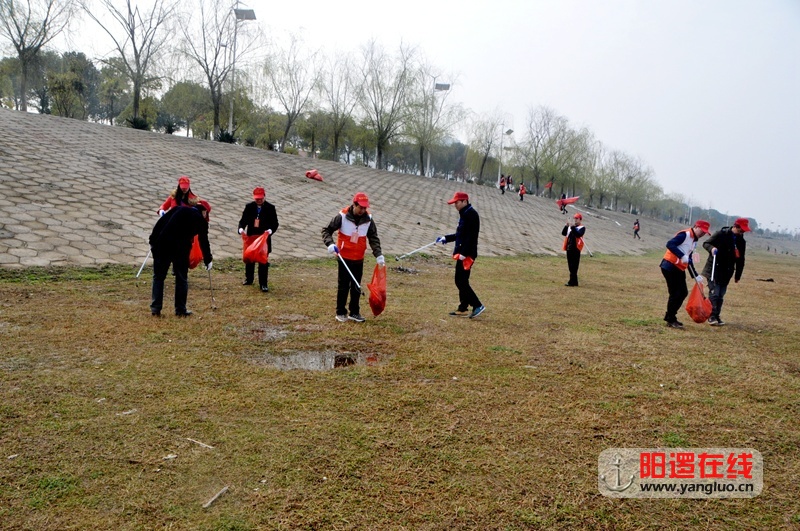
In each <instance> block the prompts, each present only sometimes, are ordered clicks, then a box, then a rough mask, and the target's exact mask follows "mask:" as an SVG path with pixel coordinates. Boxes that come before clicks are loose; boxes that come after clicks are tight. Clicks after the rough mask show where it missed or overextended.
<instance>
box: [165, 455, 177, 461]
mask: <svg viewBox="0 0 800 531" xmlns="http://www.w3.org/2000/svg"><path fill="white" fill-rule="evenodd" d="M176 457H178V456H177V455H175V454H169V455H168V456H166V457H164V461H168V460H170V459H175V458H176Z"/></svg>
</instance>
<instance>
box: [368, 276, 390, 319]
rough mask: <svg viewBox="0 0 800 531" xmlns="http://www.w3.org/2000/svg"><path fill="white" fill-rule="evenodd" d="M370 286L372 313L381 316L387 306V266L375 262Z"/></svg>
mask: <svg viewBox="0 0 800 531" xmlns="http://www.w3.org/2000/svg"><path fill="white" fill-rule="evenodd" d="M367 287H368V288H369V307H370V308H371V309H372V315H374V316H376V317H377V316H379V315H380V314H381V313H382V312H383V310H384V309H385V308H386V266H383V267H381V266H379V265H378V264H375V270H374V271H373V272H372V280H371V281H370V283H369V284H367Z"/></svg>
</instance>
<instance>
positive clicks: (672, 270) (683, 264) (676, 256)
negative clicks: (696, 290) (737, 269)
mask: <svg viewBox="0 0 800 531" xmlns="http://www.w3.org/2000/svg"><path fill="white" fill-rule="evenodd" d="M710 228H711V225H710V223H709V222H708V221H705V220H702V219H698V220H697V221H696V222H695V224H694V226H693V227H691V228H689V229H685V230H682V231H680V232H679V233H677V234H676V235H675V236H674V237H673V238H672V239H671V240H670V241H668V242H667V251H666V252H665V253H664V258H663V259H662V260H661V274H662V275H664V279H666V281H667V290H668V291H669V299H668V300H667V313H666V314H665V315H664V320H665V321H666V322H667V326H669V327H670V328H683V323H681V322H680V321H678V310H680V308H681V306H682V305H683V301H684V300H685V299H686V296H687V295H689V290H688V289H687V288H686V270H687V269H688V270H689V274H690V275H691V277H692V278H693V279H694V280H695V281H696V282H697V283H698V284H700V285H701V286H702V284H703V280H705V279H704V278H703V277H702V276H701V275H698V274H697V271H696V270H695V268H694V262H693V261H692V253H693V252H694V249H695V247H697V240H699V239H700V238H702V237H703V236H705V235H707V234H708V231H709V229H710Z"/></svg>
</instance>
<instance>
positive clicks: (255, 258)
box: [242, 232, 269, 264]
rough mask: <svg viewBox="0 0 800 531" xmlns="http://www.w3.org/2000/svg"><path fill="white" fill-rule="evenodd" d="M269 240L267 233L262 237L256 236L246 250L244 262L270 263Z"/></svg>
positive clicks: (243, 254)
mask: <svg viewBox="0 0 800 531" xmlns="http://www.w3.org/2000/svg"><path fill="white" fill-rule="evenodd" d="M267 238H269V233H268V232H265V233H264V234H262V235H261V236H256V237H255V239H254V240H253V241H252V242H250V244H249V245H248V246H247V248H245V250H244V253H242V260H244V261H245V262H247V263H251V262H258V263H259V264H266V263H267V262H269V250H268V247H267Z"/></svg>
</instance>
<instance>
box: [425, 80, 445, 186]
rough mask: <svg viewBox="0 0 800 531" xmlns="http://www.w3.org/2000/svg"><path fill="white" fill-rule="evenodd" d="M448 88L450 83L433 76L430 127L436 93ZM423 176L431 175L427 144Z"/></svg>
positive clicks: (429, 151) (429, 153)
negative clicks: (426, 159) (438, 81)
mask: <svg viewBox="0 0 800 531" xmlns="http://www.w3.org/2000/svg"><path fill="white" fill-rule="evenodd" d="M447 90H450V83H437V82H436V78H435V77H434V78H433V102H432V105H431V124H430V125H431V129H433V113H434V111H435V110H436V93H437V92H441V91H447ZM425 176H426V177H430V176H431V148H430V146H428V161H427V162H426V163H425Z"/></svg>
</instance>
